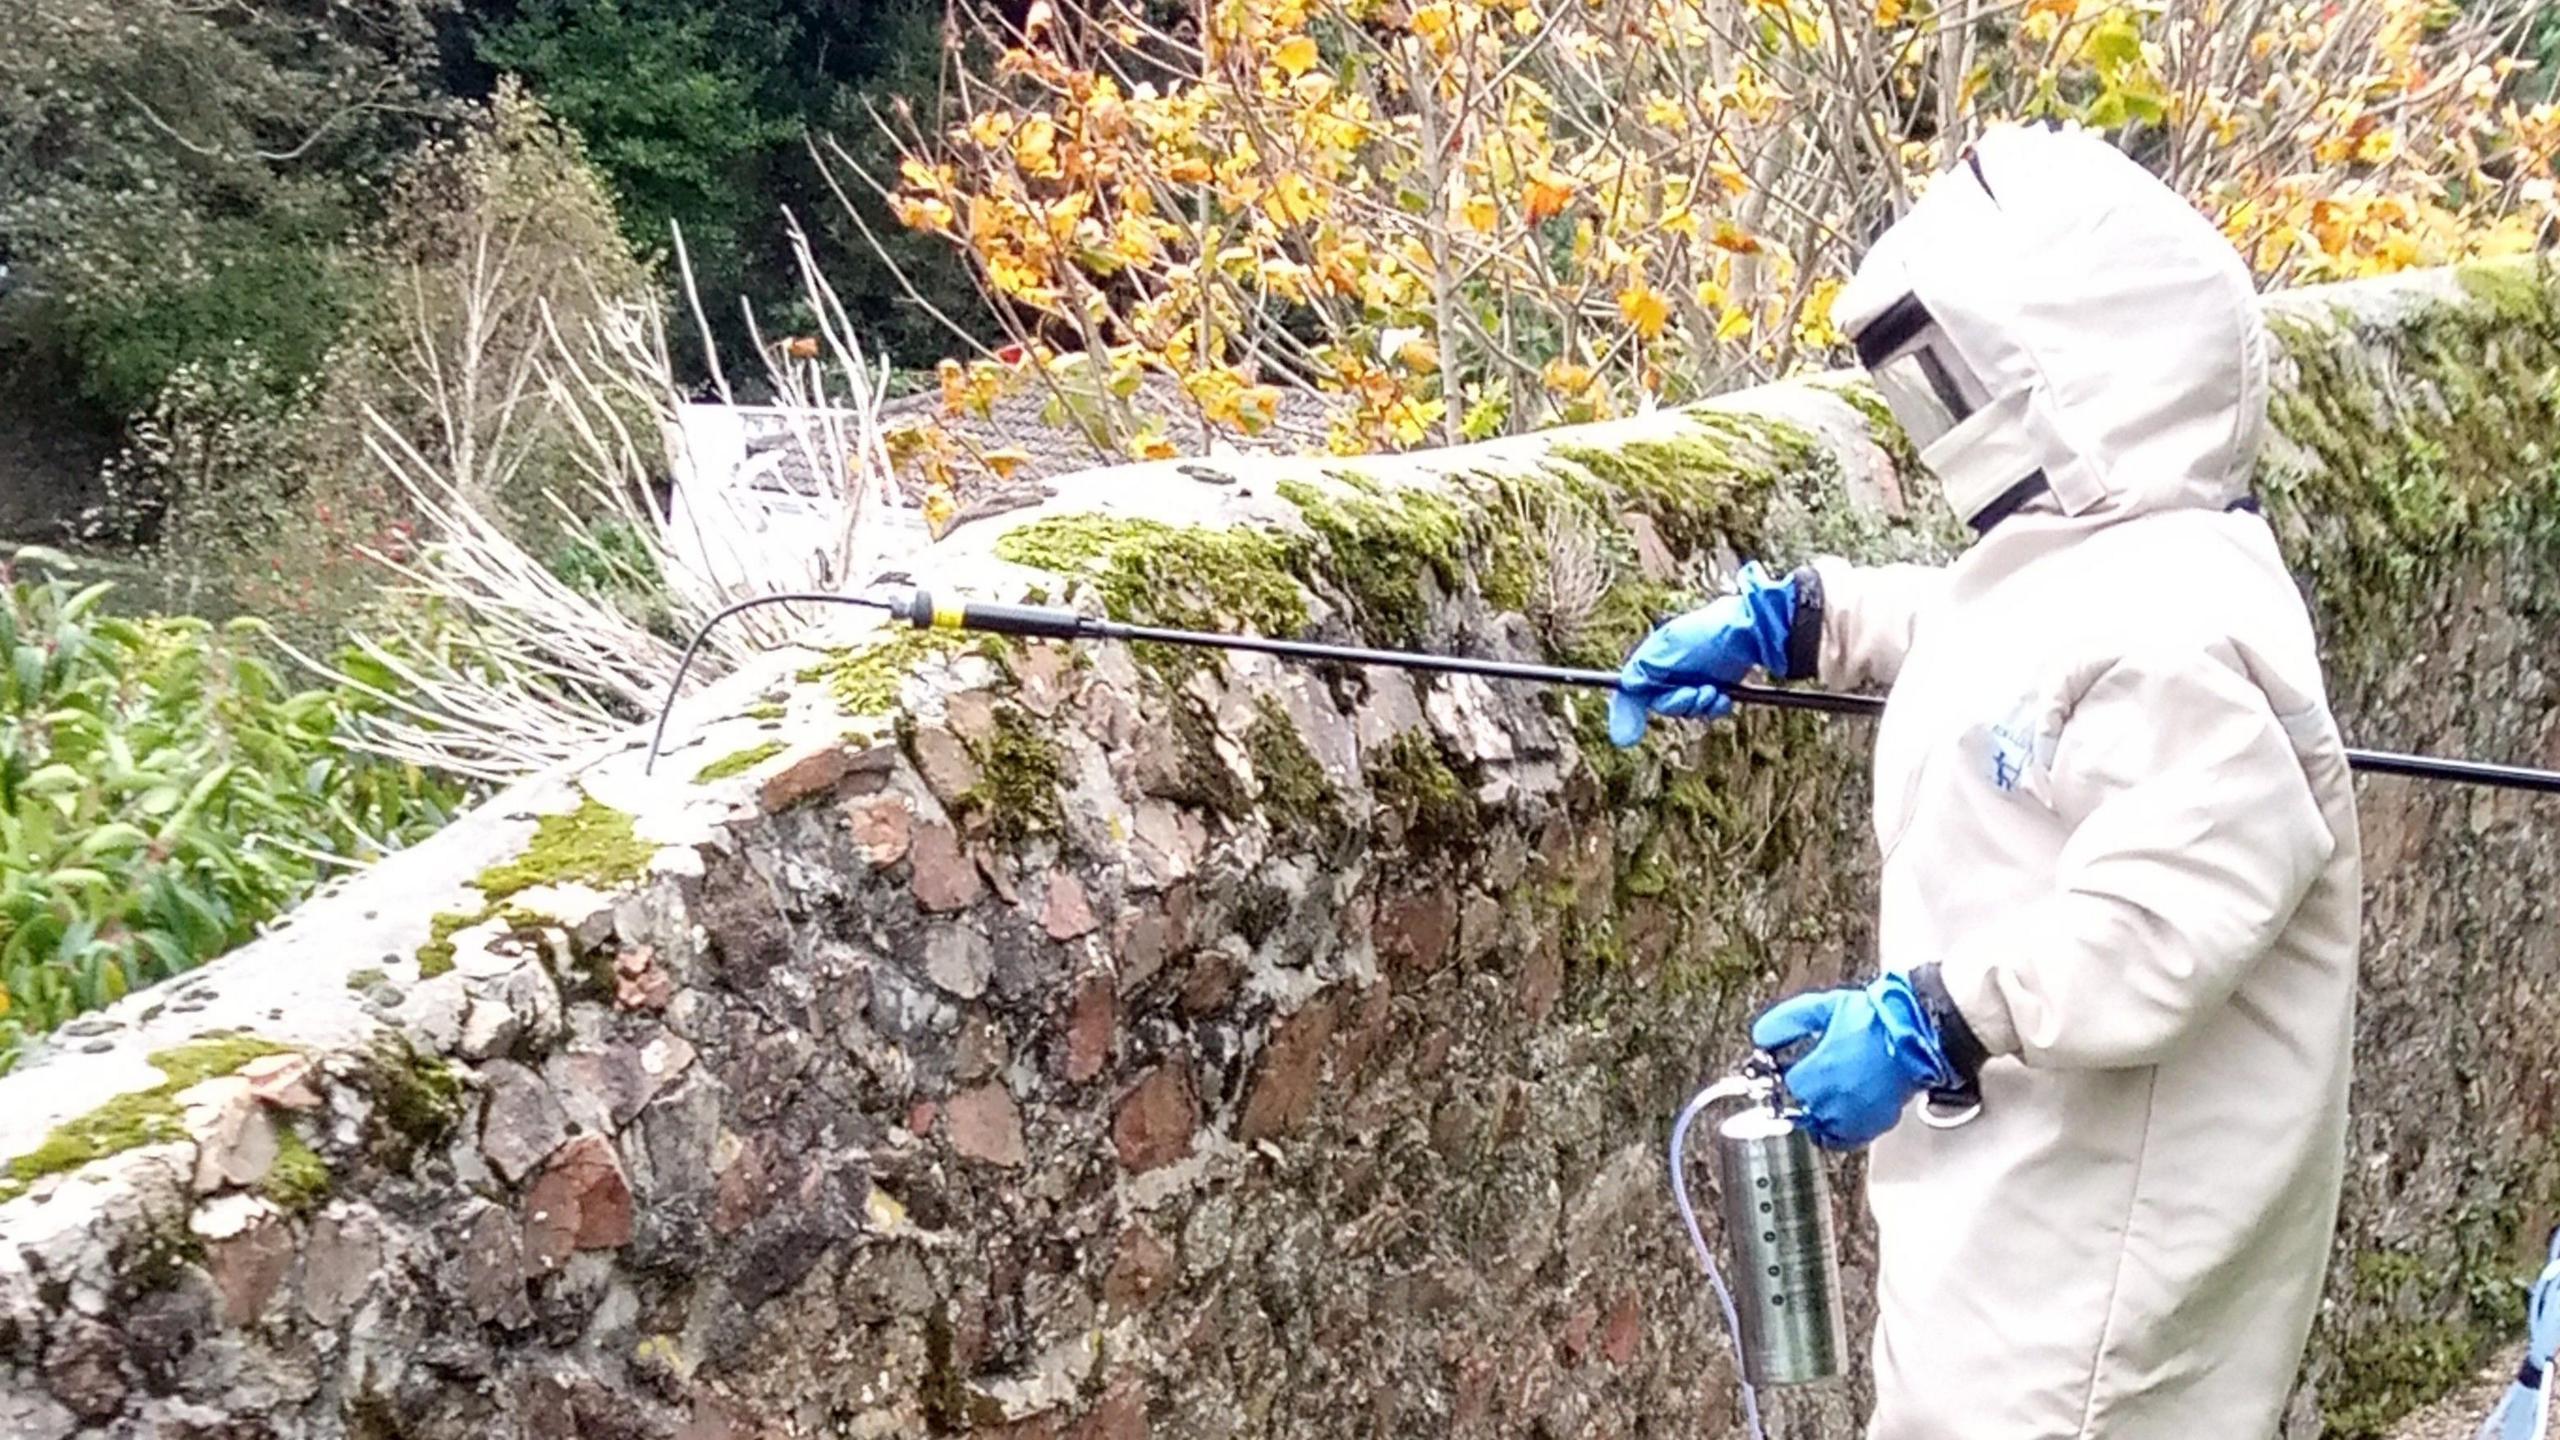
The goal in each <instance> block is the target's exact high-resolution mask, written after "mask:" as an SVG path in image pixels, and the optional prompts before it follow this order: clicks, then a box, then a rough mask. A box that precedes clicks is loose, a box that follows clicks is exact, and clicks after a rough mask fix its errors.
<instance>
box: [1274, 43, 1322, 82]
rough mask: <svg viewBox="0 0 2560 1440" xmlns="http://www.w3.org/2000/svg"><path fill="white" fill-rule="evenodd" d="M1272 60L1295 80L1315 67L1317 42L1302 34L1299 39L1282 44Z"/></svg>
mask: <svg viewBox="0 0 2560 1440" xmlns="http://www.w3.org/2000/svg"><path fill="white" fill-rule="evenodd" d="M1271 62H1272V63H1273V64H1275V65H1277V66H1279V67H1280V68H1281V69H1282V70H1283V71H1286V72H1287V73H1288V75H1289V77H1290V78H1291V79H1293V80H1294V79H1296V78H1297V77H1298V76H1300V75H1304V74H1306V73H1307V71H1309V70H1310V69H1313V68H1314V66H1315V63H1316V42H1315V41H1314V40H1313V39H1311V38H1309V37H1307V36H1305V35H1301V36H1299V37H1298V38H1297V39H1295V40H1292V41H1290V42H1289V43H1288V44H1286V45H1283V46H1281V47H1280V48H1279V50H1278V51H1277V52H1275V53H1274V54H1273V55H1272V57H1271Z"/></svg>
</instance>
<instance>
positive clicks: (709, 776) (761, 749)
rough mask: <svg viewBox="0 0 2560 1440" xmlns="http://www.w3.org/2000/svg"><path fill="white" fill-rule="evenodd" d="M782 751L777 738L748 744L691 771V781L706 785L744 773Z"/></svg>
mask: <svg viewBox="0 0 2560 1440" xmlns="http://www.w3.org/2000/svg"><path fill="white" fill-rule="evenodd" d="M782 751H783V744H782V742H781V741H779V740H767V741H765V742H764V743H763V744H761V745H750V746H748V747H747V748H745V749H744V750H738V751H733V752H732V753H730V754H727V755H723V756H721V757H720V758H719V759H717V760H714V761H712V762H711V763H710V764H708V765H705V766H703V767H702V768H701V769H699V770H696V771H695V772H693V783H694V784H696V785H708V784H710V783H711V782H712V781H714V780H726V779H728V778H730V777H731V776H734V775H744V774H746V773H747V772H748V771H750V770H753V769H754V768H756V767H757V766H759V765H761V764H763V763H764V762H766V761H767V760H770V759H772V758H773V757H774V756H776V755H779V754H781V753H782Z"/></svg>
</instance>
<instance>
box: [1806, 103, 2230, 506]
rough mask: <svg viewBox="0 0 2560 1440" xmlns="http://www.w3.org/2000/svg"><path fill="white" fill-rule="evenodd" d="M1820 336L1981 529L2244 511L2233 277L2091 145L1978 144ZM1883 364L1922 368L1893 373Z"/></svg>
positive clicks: (2113, 156) (2068, 141) (2206, 227)
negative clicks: (2028, 519)
mask: <svg viewBox="0 0 2560 1440" xmlns="http://www.w3.org/2000/svg"><path fill="white" fill-rule="evenodd" d="M1832 318H1833V320H1834V322H1835V323H1836V324H1838V325H1839V327H1840V328H1841V329H1842V330H1843V331H1845V332H1846V333H1848V334H1849V335H1851V336H1852V337H1855V338H1857V339H1859V340H1860V341H1861V345H1860V351H1861V359H1862V360H1865V361H1867V362H1868V363H1869V365H1870V370H1871V373H1874V374H1876V377H1877V380H1878V386H1879V389H1881V390H1882V391H1883V392H1884V394H1885V396H1886V399H1887V402H1888V403H1889V404H1892V405H1893V407H1894V410H1895V413H1896V415H1897V416H1898V417H1900V418H1901V419H1902V421H1903V424H1904V427H1905V428H1906V429H1907V430H1909V431H1911V432H1912V433H1913V435H1914V437H1915V441H1916V442H1917V443H1919V444H1920V447H1921V450H1920V458H1921V461H1922V463H1923V464H1925V465H1927V466H1928V467H1929V469H1930V470H1931V471H1932V472H1934V473H1935V474H1936V475H1937V476H1938V478H1939V480H1940V482H1941V484H1942V485H1943V486H1944V488H1945V490H1946V493H1947V497H1948V500H1949V501H1950V502H1951V503H1952V504H1953V505H1954V506H1955V508H1956V510H1957V512H1958V513H1959V514H1960V515H1961V516H1963V518H1964V519H1965V520H1966V521H1967V522H1968V523H1971V524H1973V525H1975V526H1976V528H1978V529H1983V530H1987V529H1989V528H1990V526H1991V525H1992V524H1994V523H1996V522H1997V521H1998V520H1999V519H2000V518H2002V517H2003V516H2005V515H2006V514H2008V513H2010V512H2011V511H2013V510H2015V509H2018V508H2021V507H2029V508H2035V509H2039V510H2044V509H2053V510H2058V511H2060V512H2061V513H2063V514H2066V515H2069V516H2072V517H2075V518H2076V517H2086V518H2088V519H2090V520H2091V521H2093V522H2097V521H2112V520H2116V519H2121V518H2124V517H2126V516H2128V515H2133V514H2140V513H2146V512H2151V511H2159V510H2169V509H2179V508H2207V509H2215V510H2219V509H2225V508H2228V507H2229V506H2230V505H2232V504H2233V503H2234V502H2236V501H2238V500H2239V499H2240V498H2242V496H2243V495H2244V494H2245V493H2246V487H2247V483H2248V476H2249V471H2250V467H2251V465H2252V464H2253V463H2254V462H2255V460H2256V457H2257V450H2258V443H2259V440H2260V437H2261V436H2262V434H2263V433H2264V430H2265V427H2266V410H2267V336H2266V329H2265V326H2264V323H2263V322H2262V321H2261V320H2260V318H2259V314H2258V306H2257V299H2256V294H2255V291H2254V288H2253V287H2252V285H2251V283H2250V278H2249V273H2248V270H2247V268H2246V266H2244V265H2243V264H2242V263H2241V260H2240V257H2239V255H2238V254H2237V253H2236V252H2235V251H2234V250H2233V249H2232V248H2231V245H2230V244H2229V242H2227V241H2226V240H2224V239H2223V237H2222V236H2221V234H2219V233H2218V232H2217V231H2216V230H2215V229H2214V227H2213V226H2212V225H2211V224H2210V223H2208V222H2207V221H2206V220H2205V219H2204V217H2203V216H2202V215H2200V214H2198V213H2197V212H2196V211H2195V210H2194V208H2192V207H2191V206H2189V205H2188V204H2187V202H2186V201H2185V200H2184V199H2182V198H2181V197H2180V196H2179V195H2178V194H2177V193H2176V192H2174V191H2172V190H2170V189H2169V188H2168V187H2167V186H2165V185H2163V184H2161V183H2160V182H2159V181H2158V180H2157V179H2155V178H2153V177H2152V176H2151V174H2150V173H2149V172H2148V171H2146V170H2144V169H2143V168H2142V167H2141V166H2140V165H2138V164H2136V163H2135V162H2134V161H2133V160H2131V159H2129V158H2128V157H2126V156H2125V155H2124V154H2123V153H2122V152H2120V151H2118V150H2117V149H2116V148H2115V147H2114V146H2112V145H2110V144H2108V143H2107V142H2106V141H2105V140H2103V139H2101V138H2099V137H2098V136H2095V135H2092V134H2090V133H2088V132H2085V131H2079V130H2049V129H2043V128H2031V127H2021V126H2004V127H2001V128H1997V129H1994V130H1992V131H1990V132H1989V133H1987V134H1985V135H1984V136H1983V137H1982V138H1981V140H1979V141H1978V142H1976V143H1975V145H1974V146H1973V148H1972V149H1971V150H1970V151H1968V152H1967V154H1966V156H1965V158H1964V160H1963V161H1961V162H1960V163H1958V164H1957V165H1955V166H1954V167H1952V168H1951V169H1949V170H1948V171H1947V172H1946V173H1945V174H1943V175H1941V176H1939V177H1938V178H1937V179H1936V180H1935V181H1934V182H1933V183H1932V184H1931V185H1930V186H1929V189H1928V191H1927V193H1926V194H1924V195H1923V196H1922V197H1921V198H1920V200H1919V202H1918V203H1917V204H1916V205H1915V206H1913V208H1912V209H1911V211H1910V213H1908V214H1907V215H1905V216H1904V217H1903V218H1902V219H1901V220H1899V221H1897V222H1896V223H1895V224H1894V225H1893V226H1892V228H1890V229H1888V230H1887V231H1886V232H1885V233H1884V234H1883V236H1881V237H1880V238H1879V239H1878V240H1877V242H1876V244H1875V246H1874V248H1873V249H1872V250H1870V251H1869V252H1868V254H1867V257H1866V259H1865V261H1864V262H1863V263H1861V264H1860V265H1859V267H1858V271H1857V274H1856V275H1855V276H1854V277H1853V278H1852V279H1851V280H1850V282H1849V284H1848V285H1847V286H1846V287H1845V288H1844V289H1843V290H1842V291H1841V293H1840V296H1839V299H1838V300H1837V302H1836V303H1835V304H1834V305H1833V307H1832ZM1888 332H1890V333H1888ZM1880 340H1883V341H1889V342H1890V343H1889V344H1887V345H1879V344H1878V343H1877V342H1878V341H1880ZM1887 350H1891V351H1893V352H1894V356H1893V358H1903V359H1909V360H1912V361H1915V362H1916V361H1925V362H1926V364H1925V366H1922V365H1916V364H1915V365H1913V366H1908V367H1903V368H1900V369H1897V370H1893V371H1888V370H1887V369H1885V368H1884V362H1885V361H1887V359H1888V356H1887V354H1886V353H1885V352H1886V351H1887ZM1921 375H1924V378H1925V379H1926V380H1927V381H1928V382H1930V383H1929V386H1928V387H1923V386H1921V385H1919V384H1918V383H1916V381H1915V378H1914V377H1915V376H1921ZM1933 392H1934V394H1933ZM1923 399H1928V400H1929V401H1930V403H1926V404H1924V403H1921V401H1922V400H1923Z"/></svg>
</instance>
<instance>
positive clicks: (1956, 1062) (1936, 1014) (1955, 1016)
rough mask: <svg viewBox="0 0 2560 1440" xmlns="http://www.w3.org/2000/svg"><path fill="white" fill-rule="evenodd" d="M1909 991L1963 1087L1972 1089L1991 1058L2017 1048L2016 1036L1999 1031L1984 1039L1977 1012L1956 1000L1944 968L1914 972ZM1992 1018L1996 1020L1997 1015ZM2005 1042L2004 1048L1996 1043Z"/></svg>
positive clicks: (1937, 966)
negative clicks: (1933, 1031) (1976, 1019)
mask: <svg viewBox="0 0 2560 1440" xmlns="http://www.w3.org/2000/svg"><path fill="white" fill-rule="evenodd" d="M1911 990H1912V993H1913V994H1915V995H1917V996H1919V997H1920V1011H1921V1013H1922V1014H1924V1015H1926V1016H1928V1017H1929V1024H1930V1027H1931V1028H1932V1029H1934V1030H1935V1031H1936V1032H1937V1035H1938V1049H1939V1051H1940V1052H1941V1053H1943V1054H1944V1055H1945V1056H1946V1058H1947V1066H1948V1068H1950V1069H1952V1070H1954V1071H1955V1072H1956V1079H1957V1080H1958V1082H1960V1083H1961V1084H1962V1085H1964V1086H1968V1087H1969V1086H1971V1085H1972V1084H1973V1082H1974V1081H1975V1079H1976V1078H1978V1077H1979V1076H1980V1075H1981V1074H1982V1066H1983V1063H1984V1062H1985V1061H1987V1060H1989V1059H1990V1058H1991V1057H1992V1056H1993V1055H1994V1054H2001V1053H2007V1052H2008V1051H2012V1050H2015V1049H2016V1048H2017V1037H2016V1035H2015V1034H2014V1033H2004V1032H2003V1030H2001V1029H1999V1028H1994V1029H1993V1030H1992V1034H1991V1037H1990V1039H1989V1040H1986V1039H1985V1036H1984V1027H1981V1026H1977V1025H1976V1024H1975V1023H1974V1014H1975V1013H1979V1012H1969V1011H1968V1010H1967V1009H1966V1007H1965V1005H1964V1004H1963V1003H1962V1002H1961V1001H1960V1000H1959V999H1958V998H1957V996H1956V994H1955V991H1954V989H1953V988H1951V986H1950V985H1949V982H1948V976H1947V972H1946V970H1945V968H1944V967H1943V966H1940V965H1937V964H1929V965H1922V966H1919V967H1918V968H1916V969H1914V970H1913V971H1912V972H1911ZM1991 1015H1992V1016H1993V1017H1995V1018H1996V1017H1997V1015H1998V1012H1997V1011H1993V1012H1991ZM2004 1039H2005V1040H2006V1042H2007V1043H2006V1045H2005V1047H2003V1046H2002V1045H2001V1044H1999V1043H1997V1042H1999V1041H2001V1040H2004Z"/></svg>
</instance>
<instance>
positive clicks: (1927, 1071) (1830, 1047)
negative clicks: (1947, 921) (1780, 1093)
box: [1751, 974, 1956, 1150]
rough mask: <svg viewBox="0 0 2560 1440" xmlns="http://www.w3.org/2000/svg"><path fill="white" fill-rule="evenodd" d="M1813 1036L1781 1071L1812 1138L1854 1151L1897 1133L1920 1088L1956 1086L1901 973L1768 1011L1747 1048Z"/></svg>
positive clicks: (1756, 1024) (1786, 1043) (1798, 998)
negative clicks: (1886, 1134) (1898, 1123)
mask: <svg viewBox="0 0 2560 1440" xmlns="http://www.w3.org/2000/svg"><path fill="white" fill-rule="evenodd" d="M1808 1038H1811V1039H1813V1041H1814V1046H1813V1048H1812V1049H1811V1050H1809V1051H1807V1052H1806V1053H1805V1054H1804V1055H1803V1056H1802V1057H1801V1058H1800V1059H1798V1060H1797V1061H1796V1062H1795V1063H1794V1064H1792V1065H1790V1066H1788V1067H1787V1069H1786V1082H1787V1093H1789V1094H1790V1095H1793V1096H1794V1097H1795V1099H1796V1102H1797V1103H1798V1104H1800V1105H1802V1106H1803V1107H1804V1125H1805V1129H1806V1130H1807V1131H1809V1132H1810V1133H1811V1134H1812V1136H1813V1138H1814V1140H1815V1141H1816V1142H1817V1143H1819V1144H1822V1145H1827V1146H1829V1147H1831V1148H1833V1149H1835V1150H1854V1149H1856V1148H1857V1147H1858V1146H1861V1145H1865V1144H1867V1143H1869V1142H1870V1141H1873V1140H1874V1139H1875V1138H1876V1137H1877V1136H1879V1135H1882V1134H1883V1133H1884V1132H1886V1131H1887V1130H1890V1129H1892V1128H1893V1127H1894V1123H1895V1122H1896V1121H1898V1120H1900V1119H1901V1118H1902V1111H1903V1107H1904V1106H1906V1105H1908V1104H1910V1103H1911V1097H1912V1096H1914V1095H1917V1094H1919V1093H1920V1092H1921V1091H1923V1090H1928V1089H1932V1088H1936V1087H1939V1086H1944V1085H1952V1084H1954V1083H1955V1081H1956V1069H1955V1066H1954V1065H1953V1064H1952V1063H1951V1062H1950V1061H1949V1060H1948V1059H1947V1054H1946V1050H1945V1048H1944V1047H1943V1045H1942V1044H1941V1043H1940V1041H1939V1038H1938V1033H1937V1030H1936V1028H1935V1027H1934V1026H1932V1025H1931V1024H1930V1023H1929V1017H1928V1014H1927V1012H1926V1011H1924V1010H1923V1009H1922V1008H1921V1004H1920V996H1919V993H1918V992H1917V991H1915V990H1913V989H1912V987H1911V982H1910V980H1908V979H1907V978H1905V977H1903V976H1902V975H1899V974H1886V975H1883V976H1881V977H1879V978H1878V979H1877V980H1876V981H1875V983H1873V984H1871V985H1868V986H1867V987H1866V988H1864V989H1857V990H1816V991H1813V992H1811V993H1809V994H1804V995H1798V996H1796V997H1794V998H1793V999H1789V1000H1782V1001H1779V1002H1778V1003H1777V1004H1775V1005H1773V1006H1770V1007H1769V1009H1768V1010H1767V1011H1765V1012H1764V1013H1762V1015H1761V1016H1760V1018H1759V1019H1758V1020H1756V1021H1754V1022H1752V1025H1751V1043H1752V1044H1754V1045H1757V1046H1759V1047H1760V1048H1761V1049H1763V1050H1768V1051H1778V1050H1782V1049H1784V1048H1786V1047H1787V1046H1789V1045H1791V1044H1794V1043H1795V1042H1796V1041H1798V1040H1803V1039H1808Z"/></svg>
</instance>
